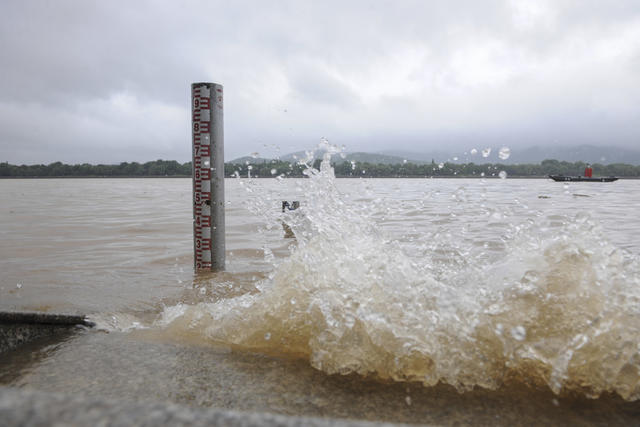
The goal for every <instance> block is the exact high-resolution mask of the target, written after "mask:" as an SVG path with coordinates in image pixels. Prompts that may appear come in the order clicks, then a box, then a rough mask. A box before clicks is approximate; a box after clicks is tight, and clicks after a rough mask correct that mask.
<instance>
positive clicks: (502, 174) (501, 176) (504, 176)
mask: <svg viewBox="0 0 640 427" xmlns="http://www.w3.org/2000/svg"><path fill="white" fill-rule="evenodd" d="M498 176H499V177H500V179H507V172H506V171H500V173H499V174H498Z"/></svg>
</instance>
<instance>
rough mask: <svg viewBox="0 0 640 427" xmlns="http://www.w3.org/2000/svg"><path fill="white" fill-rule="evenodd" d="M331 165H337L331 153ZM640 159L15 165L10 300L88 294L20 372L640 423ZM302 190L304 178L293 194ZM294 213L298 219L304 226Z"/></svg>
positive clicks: (14, 358)
mask: <svg viewBox="0 0 640 427" xmlns="http://www.w3.org/2000/svg"><path fill="white" fill-rule="evenodd" d="M325 172H326V171H325ZM639 184H640V181H625V180H621V181H618V182H615V183H610V184H602V183H598V184H593V183H571V184H563V183H554V182H551V181H550V180H519V179H509V178H507V179H486V180H481V179H473V180H472V179H411V180H405V179H333V178H332V177H331V176H330V175H327V174H326V173H317V174H315V175H314V176H312V177H311V179H282V180H280V179H276V178H274V179H254V180H248V179H245V178H243V179H228V180H227V182H226V192H227V201H228V205H227V210H226V215H227V269H226V271H225V272H221V273H211V274H203V275H199V276H194V274H193V269H192V262H193V261H192V254H191V251H192V240H191V239H192V236H191V210H190V203H191V194H190V188H191V182H190V180H188V179H86V180H85V179H63V180H54V179H51V180H0V201H1V203H0V242H1V243H0V271H1V272H2V274H1V275H0V309H2V310H35V311H48V312H72V313H74V312H75V313H87V314H89V316H90V317H91V319H92V320H94V321H95V322H96V323H97V324H98V327H97V330H77V331H75V332H74V333H72V334H70V335H68V336H64V337H57V338H55V339H52V340H48V341H47V340H44V341H38V342H34V343H32V344H30V345H28V346H25V347H23V348H21V349H20V350H18V351H14V352H11V353H8V354H4V355H1V356H0V384H2V385H10V386H18V387H25V388H34V389H38V390H45V391H58V392H67V393H81V394H85V395H90V396H104V397H110V398H115V399H126V400H142V401H144V400H151V401H172V402H177V403H184V404H188V405H195V406H212V407H220V408H228V409H237V410H250V411H266V412H276V413H284V414H296V415H312V416H331V417H343V418H354V419H366V420H383V421H396V422H410V423H432V424H433V423H435V424H453V423H456V422H461V423H463V424H484V425H496V424H502V425H517V424H527V425H530V424H554V423H564V424H576V425H580V424H584V425H594V424H602V425H604V424H608V425H611V424H620V425H622V424H624V425H629V424H638V423H640V406H639V404H638V402H637V399H638V398H639V397H640V385H639V384H640V373H639V371H638V369H640V351H639V345H640V329H639V328H640V322H639V320H640V273H639V272H640V268H639V266H638V257H639V256H640V243H639V242H640V225H639V224H638V221H637V217H636V213H637V212H638V208H640V191H638V190H639V188H638V185H639ZM282 200H299V201H300V202H301V208H300V209H299V210H298V211H294V212H291V213H287V214H286V215H282V213H281V212H280V209H279V205H280V203H281V201H282ZM283 222H285V223H287V224H288V225H289V227H290V228H291V229H293V231H294V232H295V234H296V238H295V239H285V238H284V237H283V235H284V232H283V226H282V223H283Z"/></svg>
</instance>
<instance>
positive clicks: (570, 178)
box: [549, 175, 618, 182]
mask: <svg viewBox="0 0 640 427" xmlns="http://www.w3.org/2000/svg"><path fill="white" fill-rule="evenodd" d="M549 178H551V179H552V180H554V181H572V182H613V181H617V180H618V177H615V176H603V177H587V176H564V175H549Z"/></svg>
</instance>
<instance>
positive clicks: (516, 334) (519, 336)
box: [511, 326, 527, 341]
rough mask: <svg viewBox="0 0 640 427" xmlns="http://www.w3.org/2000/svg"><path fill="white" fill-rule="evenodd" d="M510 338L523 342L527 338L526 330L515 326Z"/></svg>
mask: <svg viewBox="0 0 640 427" xmlns="http://www.w3.org/2000/svg"><path fill="white" fill-rule="evenodd" d="M511 336H512V337H513V339H515V340H516V341H524V339H525V338H526V337H527V330H526V329H525V328H524V326H516V327H514V328H512V329H511Z"/></svg>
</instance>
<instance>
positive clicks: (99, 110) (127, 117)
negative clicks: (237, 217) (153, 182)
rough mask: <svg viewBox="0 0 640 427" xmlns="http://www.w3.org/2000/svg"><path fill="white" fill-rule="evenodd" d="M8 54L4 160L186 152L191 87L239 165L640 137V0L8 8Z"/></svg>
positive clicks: (4, 43) (0, 101)
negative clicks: (257, 156) (200, 85)
mask: <svg viewBox="0 0 640 427" xmlns="http://www.w3.org/2000/svg"><path fill="white" fill-rule="evenodd" d="M0 51H1V52H2V55H1V56H0V69H1V71H0V73H1V75H2V78H1V79H0V161H10V162H14V163H36V162H44V163H48V162H53V161H56V160H62V161H67V162H83V161H88V162H94V163H95V162H107V163H109V162H119V161H130V160H138V161H145V160H152V159H156V158H171V159H177V160H180V161H186V160H188V159H189V157H190V154H189V153H190V142H189V141H190V137H189V129H190V126H189V85H190V83H191V82H194V81H215V82H218V83H221V84H223V85H224V86H225V96H226V101H225V135H226V147H225V151H226V154H227V156H228V158H233V157H237V156H241V155H246V154H247V153H250V152H252V151H265V152H266V154H267V153H271V154H272V153H273V152H274V151H277V149H276V147H277V148H278V149H279V150H280V151H281V152H283V153H284V152H288V151H294V150H299V149H305V148H306V149H308V148H310V147H312V146H313V145H315V143H316V142H317V141H318V140H319V138H320V137H322V136H324V137H327V138H329V139H330V140H331V141H332V142H335V143H338V144H345V145H346V146H347V148H348V149H350V150H352V151H362V150H384V149H389V148H403V149H407V150H414V151H419V150H423V149H424V150H426V149H438V148H440V147H439V146H440V145H443V144H446V145H447V147H452V146H458V147H460V149H461V150H462V149H465V148H469V147H471V146H474V145H480V144H489V143H492V144H494V145H501V144H510V145H511V146H512V147H514V148H515V149H517V147H519V146H525V145H533V144H537V145H545V144H567V145H574V144H580V143H591V144H596V145H619V146H627V147H634V146H640V144H638V135H639V131H640V102H639V101H640V79H638V78H637V76H638V75H639V74H640V73H639V71H640V5H638V3H637V1H635V0H629V1H623V0H617V1H608V2H601V1H596V0H586V1H569V0H567V1H543V0H540V1H483V2H478V1H472V0H468V1H463V0H460V1H446V2H445V1H442V2H424V1H403V2H388V1H382V0H380V1H350V2H337V1H325V2H304V1H303V2H300V1H280V2H275V3H269V4H267V3H265V2H257V1H254V2H250V1H244V2H243V1H239V2H222V1H218V2H211V1H204V0H203V1H188V2H180V3H176V2H168V1H167V2H157V1H153V2H152V1H146V2H145V1H140V2H126V1H110V2H104V1H74V0H60V1H56V2H48V1H44V0H42V1H37V0H34V1H30V2H24V1H18V0H7V1H4V2H2V4H0Z"/></svg>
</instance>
